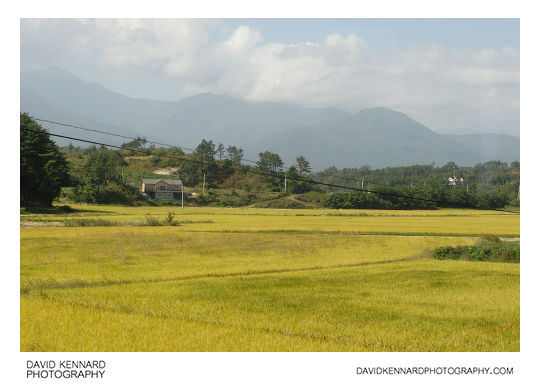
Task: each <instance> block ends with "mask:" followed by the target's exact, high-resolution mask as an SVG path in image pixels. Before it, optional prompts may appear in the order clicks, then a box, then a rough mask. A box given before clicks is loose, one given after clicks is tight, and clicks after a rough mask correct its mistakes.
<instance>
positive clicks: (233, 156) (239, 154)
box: [227, 146, 244, 166]
mask: <svg viewBox="0 0 540 385" xmlns="http://www.w3.org/2000/svg"><path fill="white" fill-rule="evenodd" d="M227 155H228V158H229V160H230V161H231V163H232V164H233V165H234V166H240V162H241V161H242V158H243V157H244V150H242V149H241V148H240V147H236V146H229V147H227Z"/></svg>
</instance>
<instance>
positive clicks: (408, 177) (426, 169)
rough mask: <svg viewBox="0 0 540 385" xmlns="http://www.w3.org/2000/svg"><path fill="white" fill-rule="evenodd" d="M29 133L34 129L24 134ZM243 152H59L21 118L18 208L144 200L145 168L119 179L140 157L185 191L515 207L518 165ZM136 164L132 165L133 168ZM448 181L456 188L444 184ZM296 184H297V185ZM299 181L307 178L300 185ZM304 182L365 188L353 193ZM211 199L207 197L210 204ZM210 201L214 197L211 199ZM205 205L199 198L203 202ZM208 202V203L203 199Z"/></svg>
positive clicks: (207, 145)
mask: <svg viewBox="0 0 540 385" xmlns="http://www.w3.org/2000/svg"><path fill="white" fill-rule="evenodd" d="M28 128H29V129H31V131H29V130H26V129H28ZM243 155H244V150H243V149H242V148H240V147H237V146H228V147H225V146H224V145H223V144H221V143H219V144H215V143H214V142H213V141H212V140H207V139H203V140H202V141H201V143H200V144H199V145H198V146H197V147H196V148H195V149H194V151H193V152H192V153H190V154H188V153H185V152H184V151H183V150H182V149H180V148H176V147H170V148H163V147H155V146H154V145H150V146H148V141H147V140H146V138H144V137H137V138H134V139H133V140H130V141H128V142H125V143H123V144H122V145H121V149H118V150H111V149H107V148H106V147H104V146H101V147H97V146H90V147H87V148H81V147H76V146H73V144H71V143H70V144H69V145H68V146H65V147H63V148H61V149H60V148H58V147H57V146H56V145H55V144H54V142H53V141H52V140H51V139H50V138H49V137H48V135H47V131H46V130H44V129H43V128H41V126H40V125H39V124H37V123H36V122H35V121H33V120H32V119H31V118H30V117H29V116H28V115H27V114H21V205H50V204H51V202H52V200H53V199H54V198H55V197H56V196H58V194H59V193H60V190H61V187H62V186H70V187H71V189H72V193H71V194H72V195H71V198H72V199H74V200H76V201H85V202H96V203H124V204H130V203H133V202H137V201H141V202H142V201H144V200H145V198H144V197H143V196H142V195H141V193H140V191H139V190H140V184H139V183H140V179H141V178H142V177H152V175H148V173H149V171H148V169H147V168H146V169H144V168H143V169H141V170H140V173H139V174H135V175H126V176H125V175H124V169H125V168H126V167H127V166H128V165H129V164H130V163H132V162H133V161H132V160H131V159H130V158H138V159H139V158H143V159H144V162H147V163H145V164H149V165H150V166H151V167H152V168H165V167H167V168H174V169H177V171H176V172H175V173H174V174H173V175H171V177H170V178H174V179H176V178H179V179H181V180H182V181H183V184H184V185H185V186H191V187H199V186H201V184H202V182H203V180H204V181H205V183H206V187H207V188H209V189H222V188H232V189H233V191H234V190H235V189H237V190H240V191H247V192H253V191H259V192H265V191H269V192H276V193H283V194H290V193H293V194H302V195H301V196H299V197H298V198H299V200H304V201H306V202H308V201H311V202H315V203H318V204H320V205H322V206H325V207H331V208H394V209H412V208H435V207H440V206H447V207H478V208H498V207H504V206H505V205H508V204H513V205H519V198H518V196H517V193H518V191H519V162H518V161H516V162H512V163H511V164H510V165H508V164H506V163H504V162H499V161H492V162H486V163H482V164H478V165H476V166H474V167H458V166H457V165H456V164H455V163H452V162H449V163H448V164H446V165H444V166H442V167H435V165H434V164H431V165H414V166H407V167H393V168H384V169H377V170H372V169H371V168H370V167H369V166H362V167H359V168H345V169H342V170H338V169H337V168H335V167H330V168H328V169H326V170H323V171H320V172H316V173H313V172H312V169H311V166H310V163H309V161H308V160H307V159H306V158H305V157H303V156H302V155H300V156H298V157H297V158H296V162H295V163H294V164H293V165H291V166H289V167H288V168H285V167H284V162H283V160H282V159H281V157H280V156H279V154H276V153H273V152H270V151H264V152H261V153H259V156H258V160H257V162H256V164H255V165H254V166H247V165H244V164H243V163H242V158H243ZM132 164H133V163H132ZM448 178H452V179H453V180H454V182H455V183H453V184H452V183H449V180H448ZM298 179H300V180H298ZM302 180H304V181H302ZM305 180H314V181H319V182H323V183H329V184H336V185H344V186H348V187H354V188H360V187H361V188H362V189H364V190H369V191H365V192H351V191H348V190H345V189H336V188H331V187H326V186H321V185H318V184H315V183H310V182H306V181H305ZM207 200H208V199H207ZM208 201H209V202H211V200H208ZM205 202H206V200H205V199H204V198H201V202H200V203H201V204H203V203H205ZM207 203H208V202H207Z"/></svg>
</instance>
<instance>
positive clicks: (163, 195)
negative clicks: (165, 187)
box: [155, 190, 174, 199]
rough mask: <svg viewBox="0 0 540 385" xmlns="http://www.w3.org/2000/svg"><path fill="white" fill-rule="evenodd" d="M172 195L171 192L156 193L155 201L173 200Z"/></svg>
mask: <svg viewBox="0 0 540 385" xmlns="http://www.w3.org/2000/svg"><path fill="white" fill-rule="evenodd" d="M173 198H174V193H173V192H172V191H159V190H158V191H156V192H155V199H173Z"/></svg>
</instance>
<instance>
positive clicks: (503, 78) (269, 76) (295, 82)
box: [21, 19, 519, 134]
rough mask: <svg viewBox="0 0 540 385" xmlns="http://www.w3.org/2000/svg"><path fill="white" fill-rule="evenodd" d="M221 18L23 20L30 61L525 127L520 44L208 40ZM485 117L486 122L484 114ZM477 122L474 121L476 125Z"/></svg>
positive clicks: (197, 87) (251, 94) (245, 36)
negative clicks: (136, 71)
mask: <svg viewBox="0 0 540 385" xmlns="http://www.w3.org/2000/svg"><path fill="white" fill-rule="evenodd" d="M218 25H219V21H215V20H198V19H196V20H132V19H128V20H125V19H101V20H23V21H22V22H21V62H22V64H24V65H37V64H56V65H58V66H62V67H64V68H66V69H67V70H70V68H69V66H70V65H72V66H76V65H77V63H79V62H82V61H85V62H87V63H88V62H89V63H94V64H95V65H96V66H101V67H103V68H108V67H116V68H122V67H139V68H144V69H147V70H149V71H154V72H157V73H160V74H162V75H165V76H168V77H169V78H170V79H171V81H174V82H177V84H178V85H179V87H181V88H182V89H183V90H184V92H186V93H197V92H214V93H219V94H229V95H232V96H236V97H240V98H244V99H248V100H275V101H290V102H295V103H299V104H303V105H308V106H336V107H341V108H345V109H348V110H351V111H356V110H359V109H361V108H364V107H374V106H384V107H388V108H393V109H396V110H399V111H402V112H405V113H407V114H410V115H411V116H412V117H413V118H417V119H419V120H420V121H421V122H422V123H424V124H426V125H427V126H429V127H431V128H433V129H435V130H439V131H446V132H451V131H461V132H466V131H469V132H472V131H476V132H480V131H484V132H489V131H491V132H508V133H513V134H518V132H519V50H518V49H513V48H504V49H501V50H494V49H486V50H477V51H470V50H469V51H460V50H456V49H447V48H444V47H440V46H424V47H413V48H403V49H401V50H390V51H380V50H376V49H373V48H371V47H370V46H369V45H368V43H367V42H365V41H364V40H363V39H362V38H361V37H359V36H355V35H348V36H343V35H341V34H338V33H334V34H331V35H329V36H327V37H326V39H324V40H323V41H322V42H304V43H301V44H281V43H279V42H264V40H263V36H261V34H260V33H259V32H258V31H256V30H254V29H251V28H249V27H247V26H239V27H238V28H236V29H235V30H234V31H232V32H231V33H230V34H229V35H228V36H226V37H225V38H223V39H222V40H220V41H217V40H215V39H211V31H212V30H213V29H215V28H216V27H217V26H218ZM479 117H481V119H480V118H479ZM470 122H474V125H472V124H471V123H470Z"/></svg>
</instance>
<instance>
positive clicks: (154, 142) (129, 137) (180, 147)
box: [30, 116, 257, 163]
mask: <svg viewBox="0 0 540 385" xmlns="http://www.w3.org/2000/svg"><path fill="white" fill-rule="evenodd" d="M30 117H31V118H32V119H34V120H37V121H39V122H46V123H51V124H57V125H59V126H64V127H71V128H77V129H79V130H84V131H89V132H95V133H98V134H104V135H110V136H116V137H118V138H123V139H132V140H138V139H142V140H143V141H144V142H145V143H150V144H155V145H159V146H166V147H173V148H179V149H181V150H186V151H191V152H195V149H193V148H189V147H182V146H176V145H174V144H168V143H160V142H156V141H152V140H146V139H143V138H141V137H133V136H127V135H121V134H114V133H112V132H107V131H100V130H96V129H93V128H87V127H81V126H76V125H73V124H68V123H61V122H55V121H54V120H47V119H41V118H36V117H34V116H30ZM242 160H243V161H245V162H251V163H257V162H256V161H254V160H250V159H245V158H242Z"/></svg>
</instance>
